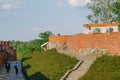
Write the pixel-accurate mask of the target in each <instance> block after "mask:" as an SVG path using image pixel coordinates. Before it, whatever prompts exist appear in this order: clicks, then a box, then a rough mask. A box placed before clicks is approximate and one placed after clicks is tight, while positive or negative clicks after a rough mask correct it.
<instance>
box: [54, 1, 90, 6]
mask: <svg viewBox="0 0 120 80" xmlns="http://www.w3.org/2000/svg"><path fill="white" fill-rule="evenodd" d="M90 1H91V0H58V1H57V2H56V3H57V4H58V6H70V7H84V6H86V4H87V3H89V2H90Z"/></svg>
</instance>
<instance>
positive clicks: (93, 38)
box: [49, 32, 120, 54]
mask: <svg viewBox="0 0 120 80" xmlns="http://www.w3.org/2000/svg"><path fill="white" fill-rule="evenodd" d="M65 42H66V46H67V50H74V51H76V52H77V51H79V50H80V49H86V48H102V49H105V50H107V51H108V53H110V54H120V33H119V32H117V33H103V34H76V35H69V36H51V37H49V43H50V46H49V48H56V47H57V48H58V47H59V46H58V44H63V43H65ZM52 44H53V45H54V47H53V46H52Z"/></svg>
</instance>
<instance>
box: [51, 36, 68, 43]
mask: <svg viewBox="0 0 120 80" xmlns="http://www.w3.org/2000/svg"><path fill="white" fill-rule="evenodd" d="M68 37H69V36H68V35H65V36H50V37H49V42H67V39H68Z"/></svg>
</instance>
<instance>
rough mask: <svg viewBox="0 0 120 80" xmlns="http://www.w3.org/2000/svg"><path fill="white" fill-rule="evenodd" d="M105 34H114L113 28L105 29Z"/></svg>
mask: <svg viewBox="0 0 120 80" xmlns="http://www.w3.org/2000/svg"><path fill="white" fill-rule="evenodd" d="M106 32H107V33H110V32H114V30H113V28H107V29H106Z"/></svg>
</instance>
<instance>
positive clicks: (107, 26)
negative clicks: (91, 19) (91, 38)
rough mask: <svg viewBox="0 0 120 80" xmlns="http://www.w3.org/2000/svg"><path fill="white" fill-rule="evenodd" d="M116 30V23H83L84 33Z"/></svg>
mask: <svg viewBox="0 0 120 80" xmlns="http://www.w3.org/2000/svg"><path fill="white" fill-rule="evenodd" d="M108 32H118V23H103V24H84V33H85V34H89V33H108Z"/></svg>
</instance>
